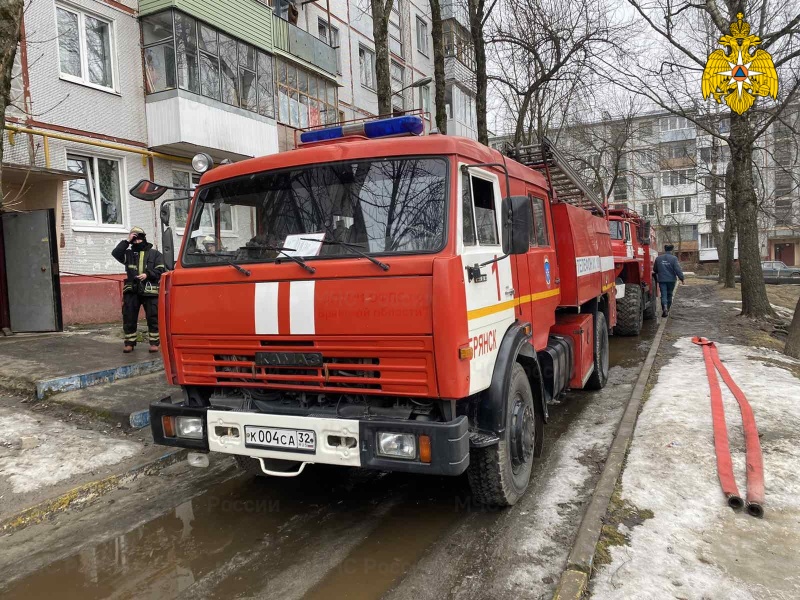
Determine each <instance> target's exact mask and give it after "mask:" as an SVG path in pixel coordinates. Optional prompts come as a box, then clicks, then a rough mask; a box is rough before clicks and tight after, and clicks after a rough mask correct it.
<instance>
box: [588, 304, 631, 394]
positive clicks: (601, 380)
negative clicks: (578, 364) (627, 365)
mask: <svg viewBox="0 0 800 600" xmlns="http://www.w3.org/2000/svg"><path fill="white" fill-rule="evenodd" d="M625 295H626V296H627V293H626V294H625ZM617 310H619V309H617ZM607 381H608V327H607V326H606V316H605V315H604V314H603V313H602V312H600V311H599V310H598V311H597V317H596V318H595V320H594V369H593V370H592V374H591V375H590V376H589V379H588V380H587V381H586V385H585V386H583V389H585V390H602V389H603V388H604V387H605V386H606V382H607Z"/></svg>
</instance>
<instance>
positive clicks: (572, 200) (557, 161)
mask: <svg viewBox="0 0 800 600" xmlns="http://www.w3.org/2000/svg"><path fill="white" fill-rule="evenodd" d="M508 154H509V156H510V157H511V158H513V159H514V160H516V161H517V162H520V163H522V164H523V165H525V166H526V167H530V168H531V169H536V170H537V171H540V172H541V173H542V174H543V175H544V176H545V177H546V178H547V180H548V181H549V182H550V189H551V190H552V192H553V200H554V201H555V202H566V203H567V204H572V205H574V206H578V207H580V208H584V209H586V210H590V211H592V212H599V213H600V214H605V207H604V206H603V203H602V202H601V201H600V199H599V198H598V197H597V195H596V194H595V193H594V192H593V191H592V189H591V188H590V187H589V185H588V184H587V183H586V182H585V181H583V179H581V176H580V175H578V173H577V172H576V171H575V169H573V168H572V166H571V165H570V164H569V161H567V159H566V157H564V155H563V154H561V152H559V151H558V149H556V147H555V146H554V145H553V142H551V141H550V139H548V137H547V136H544V137H542V141H541V142H540V143H538V144H531V145H529V146H517V147H515V148H510V149H509V152H508Z"/></svg>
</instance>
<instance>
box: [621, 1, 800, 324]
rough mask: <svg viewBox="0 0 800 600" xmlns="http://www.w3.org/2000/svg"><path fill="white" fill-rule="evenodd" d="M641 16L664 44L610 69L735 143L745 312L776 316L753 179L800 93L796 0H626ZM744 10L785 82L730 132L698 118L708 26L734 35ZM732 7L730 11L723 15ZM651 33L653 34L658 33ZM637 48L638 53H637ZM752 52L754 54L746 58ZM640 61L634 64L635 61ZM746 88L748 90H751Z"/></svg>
mask: <svg viewBox="0 0 800 600" xmlns="http://www.w3.org/2000/svg"><path fill="white" fill-rule="evenodd" d="M628 2H629V3H630V4H631V6H632V7H633V8H634V9H635V10H636V11H637V13H638V16H639V18H640V19H641V21H642V22H643V23H644V24H645V25H646V26H647V27H648V29H649V30H650V31H651V32H652V33H655V35H656V36H657V38H658V41H659V42H660V46H659V44H657V43H652V44H650V45H649V48H648V50H649V51H648V52H642V51H641V48H636V49H633V53H634V54H633V56H635V60H634V59H633V57H628V60H627V64H620V63H621V62H622V63H625V62H626V61H625V59H624V58H622V57H617V58H618V60H617V61H615V63H614V64H611V63H609V67H612V68H614V69H615V72H616V77H617V80H618V81H619V82H620V84H621V85H624V86H626V87H627V88H628V89H631V90H632V91H638V92H639V93H641V94H643V95H645V96H646V97H648V98H649V99H650V100H652V101H653V102H654V103H655V104H656V105H657V106H659V107H661V108H662V109H664V110H667V111H670V112H672V113H674V114H677V115H680V116H684V117H686V118H687V119H689V120H690V121H691V122H692V123H694V125H696V126H697V127H698V128H700V129H703V130H705V131H706V132H707V133H709V134H710V135H713V136H717V137H718V138H720V139H721V140H722V141H724V142H725V143H727V145H728V146H729V147H730V149H731V173H730V196H729V202H728V204H729V206H728V209H729V210H728V211H727V212H728V214H730V216H731V218H732V221H735V223H736V228H737V234H738V240H739V264H740V270H741V274H742V314H744V315H747V316H752V317H762V316H766V315H770V314H772V308H771V306H770V304H769V300H768V299H767V294H766V288H765V285H764V280H763V275H762V272H761V262H760V261H761V251H760V244H759V228H758V224H759V218H758V197H757V195H756V191H755V182H754V180H753V165H754V160H753V159H754V156H753V147H754V145H755V144H756V143H757V141H758V140H759V139H761V138H762V137H763V136H764V135H765V134H766V133H767V132H768V130H769V128H770V126H771V124H772V122H773V121H774V120H775V119H776V118H779V117H780V115H781V114H782V113H783V112H784V110H785V109H786V107H787V106H788V105H789V104H791V103H792V102H793V101H795V100H796V98H797V91H798V87H800V77H798V70H799V69H800V48H798V39H800V14H797V12H796V10H794V9H793V7H794V5H793V3H792V2H791V1H790V0H781V1H780V2H779V3H778V4H772V5H768V4H767V0H757V1H755V2H752V3H748V4H747V6H745V2H744V0H722V1H721V2H720V3H719V4H718V3H717V2H716V1H714V0H709V1H708V2H704V3H700V4H697V3H694V2H692V1H691V0H678V1H674V0H654V1H652V2H648V3H647V4H643V3H641V2H640V0H628ZM745 11H747V12H746V20H747V21H748V22H750V24H751V26H752V29H753V32H754V33H755V34H757V35H758V36H759V38H760V41H761V46H762V48H763V49H765V50H767V51H769V52H770V53H771V54H772V55H773V57H774V63H775V67H776V68H777V69H778V73H779V78H780V80H781V86H780V93H779V95H778V96H777V99H776V100H774V101H771V100H762V99H756V101H755V104H754V106H753V108H752V109H750V110H749V111H747V112H745V113H744V114H741V115H740V114H737V113H736V112H730V117H729V118H730V131H729V132H727V133H722V132H720V131H719V130H715V129H714V128H713V127H711V126H709V124H707V123H704V122H703V120H702V119H701V118H700V117H699V115H700V114H701V113H702V111H700V110H699V107H700V106H701V105H702V101H701V100H700V85H699V83H700V75H701V73H702V72H703V69H704V67H705V64H706V57H707V55H708V53H709V52H710V51H711V50H713V48H711V47H709V46H708V44H707V43H706V40H707V37H708V35H707V34H706V32H708V31H714V32H715V34H716V35H718V36H722V35H728V33H729V28H730V25H731V23H734V22H736V15H737V14H738V13H744V12H745ZM725 13H727V14H725ZM652 33H651V35H652ZM637 50H638V52H637ZM746 58H751V57H746ZM634 62H635V63H636V64H633V63H634ZM745 93H749V92H748V91H747V90H745Z"/></svg>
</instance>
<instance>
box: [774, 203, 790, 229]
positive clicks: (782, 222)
mask: <svg viewBox="0 0 800 600" xmlns="http://www.w3.org/2000/svg"><path fill="white" fill-rule="evenodd" d="M792 212H793V211H792V199H791V198H782V199H778V200H775V225H776V226H778V227H791V226H792V225H793V224H794V223H793V221H794V219H793V218H792V216H793V215H792Z"/></svg>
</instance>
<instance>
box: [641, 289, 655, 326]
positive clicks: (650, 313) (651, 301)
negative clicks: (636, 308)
mask: <svg viewBox="0 0 800 600" xmlns="http://www.w3.org/2000/svg"><path fill="white" fill-rule="evenodd" d="M645 297H646V299H647V301H646V303H645V306H644V320H645V321H651V320H653V319H655V318H656V291H655V289H654V288H652V287H651V288H650V291H649V292H648V293H646V294H645Z"/></svg>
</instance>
